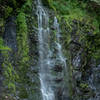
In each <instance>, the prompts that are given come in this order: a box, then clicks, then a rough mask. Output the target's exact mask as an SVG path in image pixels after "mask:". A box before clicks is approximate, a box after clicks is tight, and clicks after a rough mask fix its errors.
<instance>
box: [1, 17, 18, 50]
mask: <svg viewBox="0 0 100 100" xmlns="http://www.w3.org/2000/svg"><path fill="white" fill-rule="evenodd" d="M15 20H16V19H15V17H9V18H8V20H7V22H6V25H5V33H4V36H3V38H4V41H5V45H7V46H8V47H10V48H12V49H13V50H14V51H16V50H17V43H16V24H15Z"/></svg>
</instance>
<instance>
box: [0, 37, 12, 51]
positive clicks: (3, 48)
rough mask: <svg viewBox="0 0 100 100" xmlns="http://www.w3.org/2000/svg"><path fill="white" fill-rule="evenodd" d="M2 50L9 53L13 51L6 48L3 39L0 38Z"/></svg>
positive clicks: (0, 48)
mask: <svg viewBox="0 0 100 100" xmlns="http://www.w3.org/2000/svg"><path fill="white" fill-rule="evenodd" d="M0 50H2V51H4V50H8V51H11V49H10V48H9V47H7V46H4V43H3V39H2V38H1V37H0Z"/></svg>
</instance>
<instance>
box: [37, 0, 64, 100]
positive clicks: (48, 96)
mask: <svg viewBox="0 0 100 100" xmlns="http://www.w3.org/2000/svg"><path fill="white" fill-rule="evenodd" d="M37 16H38V51H39V68H40V70H39V78H40V88H41V93H42V99H43V100H56V98H58V97H57V95H59V94H57V95H56V96H55V91H56V89H57V88H58V87H55V82H54V80H55V79H56V78H57V77H58V78H59V76H61V77H62V78H64V72H62V71H61V72H60V75H58V74H59V73H57V75H58V76H54V75H52V73H51V69H52V67H55V66H56V65H57V64H59V65H58V66H60V67H63V69H65V68H66V59H65V57H64V56H63V52H62V46H61V43H60V42H61V41H60V37H61V34H60V28H59V23H58V21H57V18H56V17H54V29H55V31H56V42H55V45H56V49H57V52H56V53H55V54H56V57H55V58H54V59H51V58H52V57H53V55H55V54H52V53H53V51H52V50H51V49H50V35H51V33H50V31H49V30H50V26H49V15H48V12H47V10H46V9H45V7H43V6H42V3H41V1H40V0H38V1H37ZM62 81H63V80H62ZM57 84H59V83H57ZM60 84H62V83H60ZM60 86H61V87H63V84H62V85H60ZM54 88H56V89H54ZM63 88H64V87H63ZM62 95H63V93H62Z"/></svg>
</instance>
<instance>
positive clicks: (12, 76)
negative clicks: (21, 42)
mask: <svg viewBox="0 0 100 100" xmlns="http://www.w3.org/2000/svg"><path fill="white" fill-rule="evenodd" d="M2 54H3V56H4V62H3V64H2V67H3V70H4V72H3V75H4V77H5V80H4V84H5V86H8V89H9V90H10V92H12V93H15V92H16V86H15V84H16V81H17V80H18V78H19V76H18V74H17V73H16V71H15V69H14V67H13V66H12V64H11V63H10V61H9V52H8V51H3V52H2Z"/></svg>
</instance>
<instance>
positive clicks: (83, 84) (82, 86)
mask: <svg viewBox="0 0 100 100" xmlns="http://www.w3.org/2000/svg"><path fill="white" fill-rule="evenodd" d="M80 87H81V88H82V89H86V88H88V87H89V86H88V84H86V83H81V84H80Z"/></svg>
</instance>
